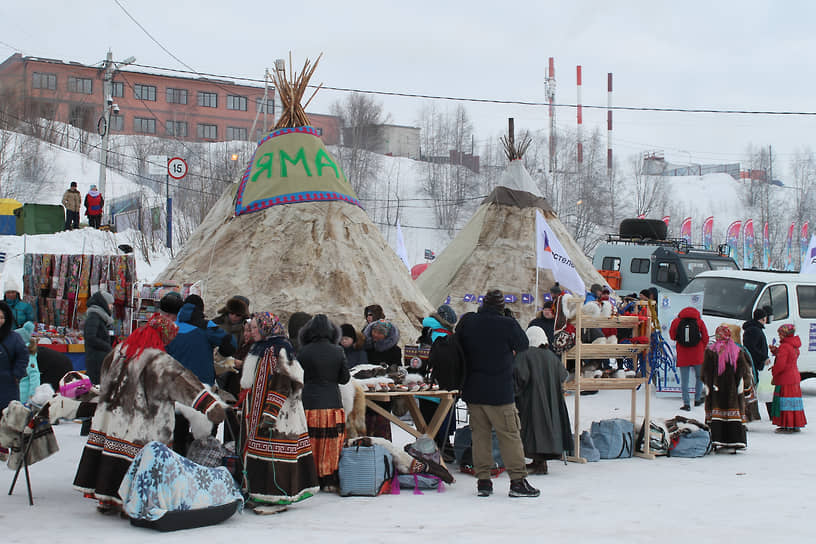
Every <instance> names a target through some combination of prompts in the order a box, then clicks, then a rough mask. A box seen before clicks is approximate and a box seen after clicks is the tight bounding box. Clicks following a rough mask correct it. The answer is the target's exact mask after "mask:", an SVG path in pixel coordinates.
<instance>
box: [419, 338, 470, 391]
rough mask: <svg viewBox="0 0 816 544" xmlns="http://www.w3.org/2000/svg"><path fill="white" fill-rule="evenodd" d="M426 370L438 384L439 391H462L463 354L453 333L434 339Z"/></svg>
mask: <svg viewBox="0 0 816 544" xmlns="http://www.w3.org/2000/svg"><path fill="white" fill-rule="evenodd" d="M428 368H429V369H430V371H431V379H432V380H434V381H435V382H436V383H438V384H439V388H440V389H445V390H448V391H453V390H456V389H462V384H463V383H464V381H465V354H464V352H463V351H462V346H461V345H460V344H459V338H458V337H457V335H456V334H455V333H451V334H448V335H446V336H440V337H439V338H437V339H436V341H435V342H434V343H433V346H431V352H430V353H429V354H428Z"/></svg>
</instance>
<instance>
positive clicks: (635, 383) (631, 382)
mask: <svg viewBox="0 0 816 544" xmlns="http://www.w3.org/2000/svg"><path fill="white" fill-rule="evenodd" d="M638 304H639V306H643V305H645V304H647V303H646V302H640V303H638ZM573 325H575V346H574V347H573V348H572V349H570V350H568V351H566V352H564V353H563V354H562V355H561V360H562V361H563V362H564V366H567V361H569V360H575V373H574V376H575V377H574V379H573V381H571V382H567V383H565V384H564V390H565V391H574V397H575V399H574V400H575V406H574V410H573V426H574V432H573V441H574V443H575V455H574V456H571V457H568V458H567V459H568V460H570V461H573V462H576V463H586V459H584V458H583V457H581V391H596V390H611V389H629V390H630V391H631V392H632V410H631V418H630V419H631V421H632V425H633V426H634V428H635V430H634V435H635V442H637V436H638V428H637V389H638V387H640V386H641V385H642V386H643V387H644V393H645V401H644V419H643V420H644V421H649V413H650V400H651V399H650V396H651V385H650V384H649V381H648V377H647V376H643V377H640V378H584V377H583V370H582V361H583V360H584V359H609V358H616V359H617V358H621V357H630V358H632V359H634V360H635V361H637V356H638V354H640V353H646V352H648V351H649V344H584V343H583V342H581V330H582V329H593V328H602V329H611V328H617V329H632V336H639V334H638V330H639V328H640V325H641V321H640V318H639V317H638V316H615V317H585V316H582V315H581V312H580V311H579V312H578V316H577V317H576V318H575V322H574V323H573ZM640 332H643V331H640ZM650 335H651V320H647V321H646V330H645V334H642V336H645V337H646V338H649V337H650ZM635 367H636V368H637V362H636V363H635ZM633 447H634V448H635V449H636V448H637V444H634V446H633ZM634 455H636V456H638V457H643V458H645V459H654V458H655V456H654V455H653V454H652V453H651V452H650V451H649V440H648V436H647V437H646V440H644V450H643V452H637V451H635V452H634Z"/></svg>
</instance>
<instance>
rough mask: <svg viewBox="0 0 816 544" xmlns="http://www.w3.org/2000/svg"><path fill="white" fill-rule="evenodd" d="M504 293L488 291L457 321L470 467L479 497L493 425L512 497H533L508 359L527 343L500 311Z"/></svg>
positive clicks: (485, 488)
mask: <svg viewBox="0 0 816 544" xmlns="http://www.w3.org/2000/svg"><path fill="white" fill-rule="evenodd" d="M503 313H504V293H502V292H501V291H500V290H498V289H494V290H491V291H488V292H487V294H486V295H485V297H484V301H483V303H482V306H481V307H480V308H479V310H478V311H477V312H475V313H473V312H471V313H467V314H465V315H463V316H462V318H461V319H460V320H459V323H458V325H457V326H456V335H457V336H458V337H459V341H460V344H461V346H462V351H463V352H464V357H465V383H464V386H463V387H462V398H463V399H464V401H465V402H466V403H467V405H468V412H469V413H470V428H471V430H472V433H473V434H472V436H473V438H472V450H473V469H474V471H475V473H476V478H478V482H477V484H476V491H477V494H478V495H479V496H480V497H487V496H489V495H491V494H492V493H493V482H491V481H490V469H491V467H492V466H493V453H492V443H493V440H492V431H493V430H495V431H496V436H497V438H498V440H499V449H500V451H501V456H502V460H503V461H504V466H505V468H506V469H507V474H508V475H509V476H510V496H511V497H537V496H538V495H539V494H540V491H539V490H538V489H535V488H534V487H533V486H531V485H530V484H529V482H527V478H526V476H527V469H526V468H525V464H524V447H523V445H522V443H521V435H520V431H521V429H520V422H519V415H518V409H517V408H516V403H515V390H514V378H513V359H514V356H515V354H517V353H520V352H522V351H524V350H526V349H527V348H528V346H529V345H530V342H529V340H528V339H527V335H526V334H524V331H523V330H522V328H521V327H520V326H519V324H518V322H517V321H516V320H515V319H511V318H509V317H504V315H503Z"/></svg>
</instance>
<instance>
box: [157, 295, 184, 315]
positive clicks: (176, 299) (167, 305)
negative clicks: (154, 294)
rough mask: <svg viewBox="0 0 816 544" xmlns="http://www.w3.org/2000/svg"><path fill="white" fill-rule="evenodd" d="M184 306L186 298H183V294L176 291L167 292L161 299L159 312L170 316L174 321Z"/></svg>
mask: <svg viewBox="0 0 816 544" xmlns="http://www.w3.org/2000/svg"><path fill="white" fill-rule="evenodd" d="M182 306H184V300H182V298H181V295H180V294H178V293H177V292H175V291H171V292H169V293H167V294H166V295H164V296H163V297H162V298H161V300H159V312H161V313H162V314H163V315H166V316H167V317H169V318H170V319H171V320H172V321H175V320H176V317H178V313H179V310H181V307H182Z"/></svg>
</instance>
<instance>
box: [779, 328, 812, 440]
mask: <svg viewBox="0 0 816 544" xmlns="http://www.w3.org/2000/svg"><path fill="white" fill-rule="evenodd" d="M777 333H778V334H779V347H776V346H774V347H773V349H772V351H773V353H774V364H773V367H771V372H772V373H773V385H774V396H773V402H772V403H771V422H772V423H773V424H774V425H776V426H777V427H778V428H777V429H776V432H778V433H786V434H787V433H798V432H799V431H800V430H801V429H802V427H804V426H805V425H807V418H806V417H805V410H804V405H803V403H802V386H801V384H800V380H801V378H800V375H799V368H798V366H797V364H796V361H797V359H799V348H801V347H802V341H801V340H800V339H799V337H798V336H796V327H795V326H794V325H793V324H785V325H781V326H780V327H779V328H778V329H777Z"/></svg>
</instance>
